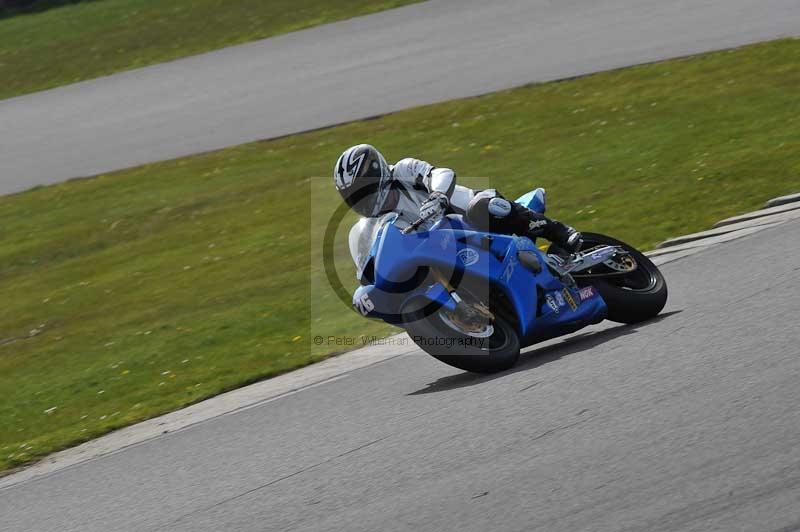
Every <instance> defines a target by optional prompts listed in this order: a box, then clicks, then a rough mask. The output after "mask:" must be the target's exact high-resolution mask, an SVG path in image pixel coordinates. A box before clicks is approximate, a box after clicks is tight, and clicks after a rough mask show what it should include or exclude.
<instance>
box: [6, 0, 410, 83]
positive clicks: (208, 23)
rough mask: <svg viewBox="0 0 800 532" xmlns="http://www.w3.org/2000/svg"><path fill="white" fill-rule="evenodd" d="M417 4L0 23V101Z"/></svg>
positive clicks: (247, 5)
mask: <svg viewBox="0 0 800 532" xmlns="http://www.w3.org/2000/svg"><path fill="white" fill-rule="evenodd" d="M416 1H419V0H378V1H369V0H291V1H290V0H270V1H268V2H266V1H263V0H226V1H223V0H171V1H169V2H163V1H162V2H154V1H153V0H103V1H97V2H82V3H78V4H73V5H65V6H62V7H59V8H54V9H50V10H48V11H43V12H40V13H32V14H26V15H18V16H15V17H10V18H5V19H0V79H1V80H3V82H2V83H0V98H8V97H11V96H17V95H19V94H24V93H27V92H33V91H38V90H43V89H49V88H52V87H56V86H59V85H64V84H67V83H74V82H76V81H81V80H85V79H90V78H96V77H99V76H104V75H106V74H112V73H114V72H118V71H120V70H127V69H131V68H136V67H141V66H145V65H150V64H154V63H161V62H163V61H169V60H171V59H177V58H179V57H185V56H187V55H192V54H198V53H201V52H207V51H209V50H214V49H216V48H222V47H224V46H230V45H233V44H240V43H244V42H248V41H253V40H256V39H263V38H266V37H271V36H273V35H278V34H281V33H288V32H290V31H296V30H299V29H303V28H308V27H310V26H316V25H318V24H324V23H327V22H333V21H335V20H342V19H347V18H351V17H355V16H358V15H366V14H368V13H374V12H377V11H382V10H385V9H390V8H393V7H398V6H401V5H405V4H410V3H414V2H416Z"/></svg>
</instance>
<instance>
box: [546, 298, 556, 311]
mask: <svg viewBox="0 0 800 532" xmlns="http://www.w3.org/2000/svg"><path fill="white" fill-rule="evenodd" d="M545 300H546V301H547V306H548V307H550V308H551V309H552V310H553V312H555V313H556V314H558V303H556V300H555V299H553V296H551V295H550V294H547V295H546V296H545Z"/></svg>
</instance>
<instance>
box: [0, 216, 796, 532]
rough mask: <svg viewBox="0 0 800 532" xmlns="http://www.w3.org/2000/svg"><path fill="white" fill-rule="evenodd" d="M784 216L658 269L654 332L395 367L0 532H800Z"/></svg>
mask: <svg viewBox="0 0 800 532" xmlns="http://www.w3.org/2000/svg"><path fill="white" fill-rule="evenodd" d="M798 250H800V221H793V222H787V223H786V224H784V225H782V226H779V227H776V228H771V229H766V230H764V231H762V232H760V233H758V234H757V235H753V236H748V237H744V238H742V239H740V240H735V241H731V242H727V243H724V244H720V245H717V246H715V247H713V248H709V249H706V250H704V251H701V252H700V253H697V254H695V255H692V256H689V257H685V258H683V259H680V260H678V261H676V262H671V263H668V264H666V265H664V266H663V268H662V269H663V271H664V272H665V274H666V276H667V279H668V282H669V286H670V300H669V302H668V304H667V307H666V309H665V312H664V313H663V314H662V315H661V316H660V317H659V318H658V319H656V320H653V321H651V322H648V323H645V324H640V325H636V326H623V325H617V324H611V323H606V324H601V325H598V326H594V327H591V328H589V329H585V330H584V331H582V332H579V333H576V334H574V335H572V336H570V337H568V338H566V339H565V340H557V341H555V342H550V343H548V344H546V345H543V346H539V347H534V348H533V349H532V350H530V351H528V352H527V353H526V354H525V355H524V357H523V359H522V361H521V363H520V364H519V365H518V366H517V367H516V368H514V369H513V370H511V371H509V372H505V373H502V374H498V375H494V376H476V375H472V374H467V373H462V372H460V371H458V370H455V369H452V368H450V367H448V366H445V365H443V364H440V363H439V362H437V361H435V360H433V359H432V358H429V357H427V356H425V355H423V354H421V353H420V352H418V351H416V352H412V353H409V354H406V355H403V356H398V357H395V358H392V359H389V360H387V361H384V362H380V363H376V364H374V365H372V366H369V367H366V368H364V369H360V370H356V371H353V372H351V373H348V374H345V375H342V376H341V377H339V378H337V379H334V380H330V381H328V382H326V383H322V384H319V385H317V386H313V387H310V388H307V389H305V390H302V391H299V392H297V393H293V394H289V395H286V396H282V397H278V398H276V399H273V400H270V401H267V402H265V403H263V404H260V405H257V406H254V407H252V408H249V409H246V410H243V411H240V412H237V413H233V414H229V415H225V416H221V417H218V418H214V419H212V420H209V421H207V422H204V423H200V424H197V425H194V426H191V427H188V428H186V429H184V430H181V431H178V432H175V433H171V434H166V435H163V436H160V437H158V438H156V439H153V440H150V441H147V442H144V443H142V444H139V445H135V446H132V447H129V448H127V449H123V450H121V451H119V452H116V453H113V454H110V455H106V456H103V457H100V458H97V459H94V460H91V461H88V462H85V463H82V464H79V465H76V466H73V467H69V468H67V469H63V470H61V471H57V472H55V473H52V474H50V475H47V476H43V477H40V478H37V479H33V480H27V481H24V482H21V483H18V484H16V485H12V486H10V487H8V488H6V489H3V490H0V530H3V531H4V532H30V531H36V532H46V531H58V532H65V531H81V532H92V531H98V532H100V531H102V532H108V531H136V532H145V531H148V532H149V531H184V530H185V531H193V532H197V531H220V530H232V531H287V530H292V531H323V530H325V531H328V530H330V531H342V530H346V531H360V530H364V531H370V532H372V531H375V530H381V531H396V530H415V531H417V530H421V531H427V530H430V531H441V530H459V531H476V532H485V531H487V530H491V531H500V530H502V531H516V530H518V531H531V530H543V531H547V532H552V531H565V532H575V531H582V530H587V531H594V532H596V531H641V530H647V531H703V532H707V531H710V530H723V531H726V532H729V531H739V530H742V531H754V530H758V531H763V532H789V531H793V530H799V529H800V446H798V445H797V442H798V441H800V409H798V408H797V406H798V402H799V401H800V388H799V387H798V386H797V383H798V382H800V357H798V345H800V330H799V329H798V327H797V316H798V314H800V284H798V282H797V277H798V275H800V266H798V264H800V252H799V251H798Z"/></svg>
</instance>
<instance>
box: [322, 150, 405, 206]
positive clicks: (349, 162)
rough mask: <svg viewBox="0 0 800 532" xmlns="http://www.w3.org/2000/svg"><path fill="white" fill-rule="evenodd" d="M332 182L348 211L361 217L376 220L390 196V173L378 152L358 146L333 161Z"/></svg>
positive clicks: (384, 160)
mask: <svg viewBox="0 0 800 532" xmlns="http://www.w3.org/2000/svg"><path fill="white" fill-rule="evenodd" d="M333 182H334V184H335V185H336V190H338V191H339V194H341V195H342V199H344V201H345V202H346V203H347V204H348V205H349V206H350V208H352V209H353V210H354V211H356V212H357V213H359V214H361V215H362V216H368V217H369V216H377V215H378V214H379V213H380V212H381V209H382V207H383V204H384V202H385V201H386V197H387V195H388V194H389V190H390V188H391V182H392V173H391V171H390V170H389V165H388V164H387V163H386V159H384V157H383V155H381V153H380V152H379V151H378V150H376V149H375V148H374V147H373V146H370V145H369V144H358V145H356V146H352V147H350V148H347V149H346V150H345V151H344V153H342V155H341V156H340V157H339V160H338V161H336V166H335V167H334V168H333Z"/></svg>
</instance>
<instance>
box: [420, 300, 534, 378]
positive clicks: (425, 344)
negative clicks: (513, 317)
mask: <svg viewBox="0 0 800 532" xmlns="http://www.w3.org/2000/svg"><path fill="white" fill-rule="evenodd" d="M439 312H441V310H440V311H438V312H435V313H433V314H432V315H430V316H427V317H423V318H421V319H414V317H413V316H411V317H410V319H409V321H408V322H407V323H406V324H405V325H404V326H405V329H406V331H408V334H409V336H411V339H412V340H413V341H414V343H415V344H417V345H418V346H419V347H420V349H422V350H423V351H425V352H426V353H428V354H429V355H431V356H432V357H433V358H435V359H437V360H439V361H441V362H444V363H445V364H447V365H449V366H453V367H454V368H458V369H463V370H464V371H471V372H473V373H496V372H498V371H505V370H507V369H509V368H511V367H512V366H513V365H514V364H516V362H517V359H519V351H520V342H519V335H518V334H517V332H516V330H515V328H514V327H513V326H512V325H511V324H510V323H509V322H508V321H506V320H505V319H504V318H502V317H501V316H497V315H495V320H494V322H493V326H494V332H493V333H492V335H491V336H489V337H487V338H474V337H471V336H467V335H465V334H461V333H459V332H457V331H455V330H454V329H452V328H451V327H450V326H448V325H447V324H446V323H445V322H444V321H443V320H442V319H441V317H440V316H439Z"/></svg>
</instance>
